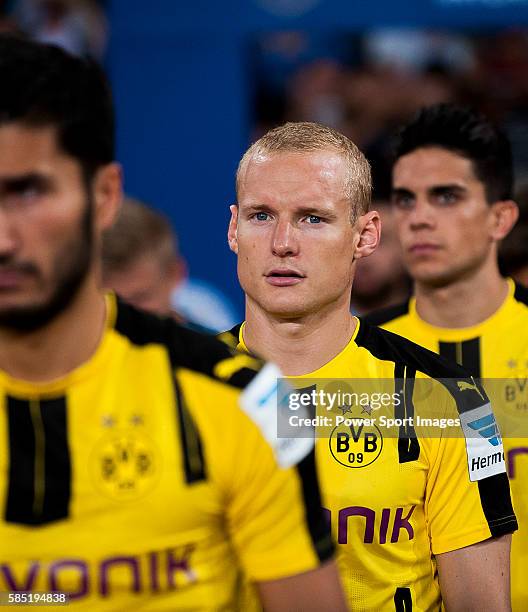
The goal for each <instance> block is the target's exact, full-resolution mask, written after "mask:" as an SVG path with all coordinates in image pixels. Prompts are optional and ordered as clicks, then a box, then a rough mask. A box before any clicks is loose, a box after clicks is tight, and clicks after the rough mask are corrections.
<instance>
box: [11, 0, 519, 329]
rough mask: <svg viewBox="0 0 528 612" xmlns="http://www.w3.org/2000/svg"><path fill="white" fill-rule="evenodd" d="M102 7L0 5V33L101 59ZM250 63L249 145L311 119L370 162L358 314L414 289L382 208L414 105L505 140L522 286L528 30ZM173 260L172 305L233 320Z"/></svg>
mask: <svg viewBox="0 0 528 612" xmlns="http://www.w3.org/2000/svg"><path fill="white" fill-rule="evenodd" d="M104 9H105V2H104V0H11V1H10V0H3V1H2V0H0V31H10V32H20V33H24V34H27V35H29V36H30V37H32V38H34V39H36V40H39V41H42V42H48V43H53V44H57V45H58V46H61V47H63V48H65V49H67V50H68V51H70V52H72V53H75V54H79V55H87V56H91V57H94V58H95V59H97V60H99V61H101V60H102V59H103V57H104V53H105V50H106V46H107V40H108V24H107V20H106V17H105V12H104ZM250 65H251V66H252V75H253V77H254V117H255V122H254V130H253V133H252V135H251V139H252V140H255V139H256V138H258V137H260V136H261V135H262V134H263V133H265V132H266V131H267V130H269V129H270V128H271V127H274V126H276V125H279V124H281V123H283V122H285V121H316V122H319V123H323V124H325V125H328V126H331V127H334V128H335V129H337V130H339V131H340V132H342V133H344V134H345V135H347V136H348V137H350V138H351V139H352V140H353V141H354V142H355V143H356V144H357V145H358V146H359V147H360V149H361V150H362V151H364V152H365V153H366V155H367V158H368V159H369V161H370V163H371V165H372V169H373V181H374V194H373V196H374V206H375V207H376V208H377V209H379V210H380V212H381V215H382V222H383V234H382V242H381V245H380V248H379V250H378V252H377V253H375V254H374V255H373V256H372V257H370V258H368V259H365V260H363V261H362V262H361V265H360V266H359V267H358V272H357V277H356V280H355V285H354V297H353V305H352V306H353V310H354V312H356V313H358V314H365V313H368V312H370V311H371V310H375V309H378V308H381V307H384V306H387V305H391V304H393V303H397V302H400V301H401V300H402V299H404V298H405V296H406V295H408V294H409V292H410V289H411V284H410V281H409V278H408V276H407V275H406V272H405V269H404V267H403V264H402V261H401V257H400V253H399V245H398V240H397V237H396V235H395V232H394V230H393V224H392V216H391V209H390V205H389V201H390V171H389V168H390V156H391V147H390V143H391V139H392V137H393V135H394V134H395V132H396V131H397V129H398V127H399V126H400V125H401V124H402V123H404V122H405V121H407V120H408V119H409V117H410V116H411V115H412V114H413V113H414V112H415V111H416V110H418V109H419V108H420V107H422V106H426V105H430V104H435V103H437V102H459V103H462V104H466V105H469V106H474V107H476V108H478V109H480V110H481V111H483V112H484V113H485V114H486V115H488V116H489V117H491V118H492V119H493V120H494V121H496V122H497V123H499V124H500V125H502V127H503V128H504V129H505V131H506V132H507V134H508V136H509V137H510V140H511V143H512V147H513V155H514V163H515V172H516V185H517V201H518V203H519V206H520V209H521V216H520V219H519V221H518V223H517V226H516V227H515V229H514V230H513V231H512V233H511V234H510V236H508V238H507V239H506V240H505V241H504V242H503V244H502V248H501V270H502V272H503V274H504V275H511V276H513V277H514V278H515V279H516V280H518V281H519V282H522V283H525V284H528V79H527V78H526V74H528V30H523V29H509V30H500V31H496V32H485V33H482V32H481V33H463V32H456V31H449V32H441V31H426V30H411V29H378V30H371V31H368V32H365V33H362V34H351V33H346V32H333V33H329V32H319V33H313V32H312V33H307V32H274V33H266V34H262V35H260V36H258V37H256V38H255V39H254V42H253V44H252V50H251V53H250ZM166 222H167V223H168V220H166ZM171 231H172V230H171ZM174 240H175V239H174ZM173 244H174V245H176V244H177V243H176V242H174V243H173ZM174 252H175V254H177V247H175V249H174ZM175 257H176V261H177V262H178V266H176V267H177V269H178V270H179V272H178V274H176V275H175V279H176V280H175V282H174V286H173V289H174V291H173V293H172V294H171V295H172V297H171V300H172V301H171V308H173V309H177V310H178V311H180V313H181V314H183V316H184V318H185V319H189V320H194V321H195V322H197V323H199V324H200V325H204V326H206V327H211V328H213V329H221V328H223V327H229V326H230V324H231V323H232V321H233V320H236V313H235V312H234V309H233V307H232V305H231V304H230V303H229V300H228V299H227V298H226V297H225V296H224V295H223V294H222V293H221V291H218V288H214V287H212V286H205V285H204V284H203V282H202V281H196V279H189V277H188V275H187V273H186V272H185V270H186V266H185V265H184V263H183V259H182V258H181V256H180V255H179V254H177V255H175ZM135 263H136V262H135ZM191 263H192V262H191ZM174 265H176V264H174ZM130 269H132V268H130ZM171 270H172V268H171ZM127 272H130V270H128V271H127ZM140 276H141V275H140V274H139V273H138V278H139V277H140ZM149 277H150V275H149V274H147V275H146V276H145V278H149ZM150 278H151V277H150ZM171 278H172V276H171ZM127 279H128V277H127ZM140 289H141V287H140V288H139V289H138V291H139V290H140ZM167 295H168V294H167ZM152 299H153V300H156V299H157V298H155V297H153V298H152ZM163 299H165V298H163ZM198 311H200V312H198ZM219 313H221V316H220V315H219Z"/></svg>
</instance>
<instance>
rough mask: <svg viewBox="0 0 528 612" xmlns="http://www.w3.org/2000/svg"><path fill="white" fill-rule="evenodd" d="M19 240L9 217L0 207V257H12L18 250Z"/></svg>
mask: <svg viewBox="0 0 528 612" xmlns="http://www.w3.org/2000/svg"><path fill="white" fill-rule="evenodd" d="M18 244H19V239H18V233H17V231H16V228H15V226H14V224H13V222H12V219H11V216H10V215H9V214H8V213H6V211H5V210H4V209H3V208H2V206H0V257H8V256H10V255H12V254H13V253H14V252H15V251H16V250H17V248H18Z"/></svg>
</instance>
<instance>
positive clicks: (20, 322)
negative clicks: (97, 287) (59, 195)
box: [0, 197, 93, 333]
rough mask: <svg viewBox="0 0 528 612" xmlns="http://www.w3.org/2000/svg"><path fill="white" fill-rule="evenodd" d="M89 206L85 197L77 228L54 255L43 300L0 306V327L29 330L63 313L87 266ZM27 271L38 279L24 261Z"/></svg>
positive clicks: (89, 257)
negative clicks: (49, 289) (49, 288)
mask: <svg viewBox="0 0 528 612" xmlns="http://www.w3.org/2000/svg"><path fill="white" fill-rule="evenodd" d="M92 217H93V206H92V201H91V198H90V197H87V199H86V205H85V209H84V212H83V215H82V218H81V223H80V227H79V231H78V232H77V233H76V235H74V236H72V238H71V239H70V240H69V241H67V243H66V244H64V246H63V247H62V248H61V249H60V251H59V252H57V253H56V255H55V261H54V262H53V271H52V277H51V279H50V282H51V283H53V289H52V293H51V295H50V297H49V298H48V300H47V301H46V302H44V303H35V304H30V305H27V306H17V307H13V308H7V309H5V310H1V309H0V328H4V329H8V330H10V331H14V332H19V333H30V332H34V331H36V330H38V329H41V328H43V327H45V326H46V325H47V324H48V323H50V322H51V321H53V319H55V318H56V317H57V316H58V315H60V314H61V313H62V312H64V311H65V310H66V309H67V308H68V306H69V305H70V304H71V303H72V302H73V300H74V299H75V297H76V296H77V294H78V292H79V290H80V288H81V286H82V284H83V282H84V280H85V279H86V276H87V274H88V271H89V269H90V265H91V260H92V250H93V229H92ZM2 265H5V266H7V267H8V266H10V265H13V266H14V267H16V265H17V263H16V262H12V261H10V259H9V258H0V266H2ZM22 267H25V269H26V271H27V272H28V273H31V274H33V275H34V276H35V277H36V278H38V277H39V276H40V277H41V280H42V275H41V272H40V270H39V269H38V268H37V267H36V266H34V265H32V264H30V263H28V264H22Z"/></svg>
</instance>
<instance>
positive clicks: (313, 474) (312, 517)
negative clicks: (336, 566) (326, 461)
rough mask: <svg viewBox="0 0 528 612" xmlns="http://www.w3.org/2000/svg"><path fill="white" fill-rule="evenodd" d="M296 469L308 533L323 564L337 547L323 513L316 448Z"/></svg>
mask: <svg viewBox="0 0 528 612" xmlns="http://www.w3.org/2000/svg"><path fill="white" fill-rule="evenodd" d="M296 469H297V473H298V474H299V477H300V479H301V484H302V492H303V498H304V507H305V511H306V523H307V525H308V531H309V533H310V537H311V539H312V544H313V546H314V550H315V552H316V554H317V557H318V559H319V561H321V562H323V561H326V560H327V559H330V558H331V557H332V555H333V554H334V549H335V546H334V542H333V540H332V536H331V535H330V532H329V527H328V523H327V522H326V518H325V515H324V513H323V512H322V511H321V508H322V503H321V495H320V492H319V486H318V485H317V467H316V461H315V448H313V449H312V450H311V451H310V452H309V453H308V455H306V457H305V458H304V459H303V460H302V461H301V462H300V463H298V464H297V466H296Z"/></svg>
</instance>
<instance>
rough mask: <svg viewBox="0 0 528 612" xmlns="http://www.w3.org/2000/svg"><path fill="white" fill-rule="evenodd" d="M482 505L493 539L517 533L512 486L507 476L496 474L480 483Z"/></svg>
mask: <svg viewBox="0 0 528 612" xmlns="http://www.w3.org/2000/svg"><path fill="white" fill-rule="evenodd" d="M478 489H479V494H480V503H481V505H482V510H483V512H484V516H485V517H486V520H487V522H488V526H489V529H490V532H491V535H492V537H497V536H501V535H504V534H506V533H511V532H512V531H516V530H517V529H518V528H519V527H518V525H517V519H516V518H515V514H514V512H513V506H512V501H511V496H510V484H509V482H508V477H507V476H506V474H504V473H503V474H495V475H494V476H489V477H488V478H483V479H482V480H479V481H478Z"/></svg>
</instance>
